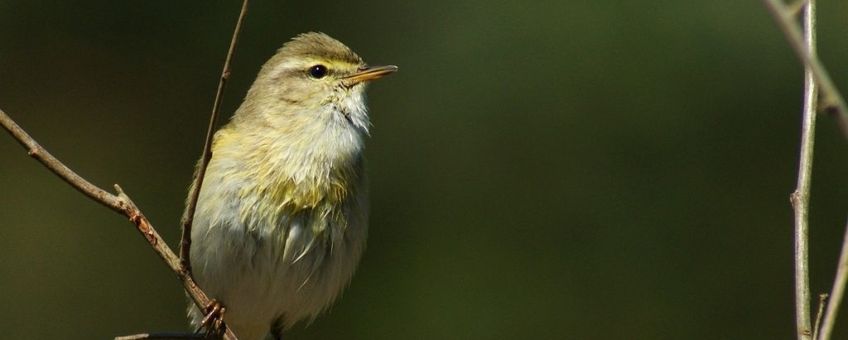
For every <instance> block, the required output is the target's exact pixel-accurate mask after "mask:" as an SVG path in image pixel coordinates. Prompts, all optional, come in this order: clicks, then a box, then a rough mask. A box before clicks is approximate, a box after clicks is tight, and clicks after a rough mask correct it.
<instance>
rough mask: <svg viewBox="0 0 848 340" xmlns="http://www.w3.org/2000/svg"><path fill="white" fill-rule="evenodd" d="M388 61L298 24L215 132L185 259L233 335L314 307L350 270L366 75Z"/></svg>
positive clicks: (362, 229)
mask: <svg viewBox="0 0 848 340" xmlns="http://www.w3.org/2000/svg"><path fill="white" fill-rule="evenodd" d="M318 65H320V66H322V67H324V68H325V69H326V70H325V71H326V72H317V71H321V69H316V67H317V66H318ZM316 70H317V71H316ZM380 70H382V71H380ZM392 71H394V69H391V68H383V69H376V71H375V69H369V68H366V66H365V64H364V63H363V62H362V60H361V59H360V58H359V57H358V56H357V55H356V54H355V53H353V52H352V51H351V50H350V49H348V48H347V47H346V46H344V45H343V44H341V43H340V42H338V41H336V40H334V39H332V38H330V37H328V36H326V35H324V34H320V33H307V34H303V35H300V36H298V37H296V38H295V39H293V40H292V41H291V42H289V43H287V44H285V45H284V46H283V47H282V48H281V49H280V50H279V51H278V53H277V54H276V55H275V56H274V57H272V58H271V59H270V60H269V61H268V62H267V63H266V64H265V65H264V66H263V67H262V70H261V71H260V73H259V75H258V76H257V79H256V81H255V82H254V84H253V86H252V87H251V89H250V90H249V91H248V94H247V96H246V98H245V101H244V102H243V103H242V105H241V106H240V107H239V109H238V110H237V111H236V113H235V115H234V116H233V119H232V120H231V121H230V122H229V123H228V124H227V125H226V126H224V127H223V128H221V130H219V131H218V132H217V133H216V134H215V138H214V142H213V146H212V159H211V161H210V163H209V166H208V168H207V172H206V176H205V178H204V181H203V185H202V187H201V191H200V196H199V200H198V205H197V210H196V212H195V216H194V228H193V230H192V242H193V246H192V248H191V261H192V265H193V268H194V275H195V277H196V279H197V281H198V283H199V284H200V285H201V287H202V288H204V289H205V290H206V292H207V293H208V294H209V295H210V296H211V297H212V298H215V299H217V300H218V301H220V302H221V303H222V304H223V305H224V306H225V307H226V308H227V312H226V314H225V316H224V320H225V321H226V322H227V324H228V325H229V326H230V327H231V328H232V329H233V330H234V331H235V332H236V335H237V336H239V339H242V340H251V339H261V338H263V337H265V336H266V334H268V333H269V332H270V333H271V334H272V335H275V336H277V335H279V333H280V332H281V331H282V330H283V329H285V328H288V327H290V326H291V325H292V324H294V323H296V322H297V321H299V320H303V319H310V318H314V317H315V316H316V315H317V314H319V313H320V312H321V311H322V310H324V309H325V308H326V307H327V306H329V305H330V303H332V301H333V300H334V299H335V298H336V296H337V295H338V294H339V293H340V291H341V290H342V288H344V286H345V285H346V284H347V283H348V281H349V280H350V278H351V276H352V274H353V271H354V269H355V268H356V264H357V263H358V262H359V258H360V256H361V254H362V250H363V249H364V246H365V235H366V232H367V209H368V206H367V195H366V194H367V193H366V185H365V174H364V171H363V170H364V164H363V157H362V150H363V143H364V138H365V137H366V136H367V134H368V127H369V124H370V123H369V121H368V115H367V112H366V107H365V101H364V82H365V81H367V80H371V79H376V78H378V77H380V76H382V75H383V74H387V73H390V72H392ZM316 75H320V77H318V76H316ZM190 313H191V316H192V319H193V322H195V323H196V322H197V321H198V320H199V319H200V317H201V315H200V313H199V311H198V310H196V309H195V308H190Z"/></svg>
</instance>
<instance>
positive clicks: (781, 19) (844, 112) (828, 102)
mask: <svg viewBox="0 0 848 340" xmlns="http://www.w3.org/2000/svg"><path fill="white" fill-rule="evenodd" d="M763 2H764V3H765V5H766V7H767V8H768V9H769V11H771V13H772V15H773V16H774V18H775V19H776V20H777V24H778V26H779V27H780V29H781V30H782V31H783V33H784V35H786V39H787V40H788V41H789V45H790V46H792V49H793V50H795V54H797V55H798V58H800V59H801V61H802V62H803V63H804V65H805V67H806V69H808V70H809V71H810V72H812V74H813V77H814V78H815V79H816V81H817V82H818V85H819V86H820V87H821V92H822V94H824V97H823V98H822V100H823V101H824V102H823V108H824V109H825V110H826V111H828V112H831V113H835V114H836V117H837V121H838V122H839V127H840V128H841V129H842V134H843V135H844V136H845V137H846V138H848V106H846V104H845V99H844V98H843V97H842V95H841V94H840V92H839V90H838V89H837V88H836V85H834V84H833V80H831V79H830V75H829V74H828V73H827V70H826V69H825V67H824V65H823V64H822V62H821V61H820V60H819V58H818V57H817V56H816V55H815V53H810V52H808V50H807V44H806V42H805V39H804V34H803V33H802V32H801V29H800V28H799V27H798V25H797V24H796V23H795V16H794V15H793V13H792V10H791V8H788V7H787V6H786V5H784V4H783V3H782V2H781V1H780V0H763Z"/></svg>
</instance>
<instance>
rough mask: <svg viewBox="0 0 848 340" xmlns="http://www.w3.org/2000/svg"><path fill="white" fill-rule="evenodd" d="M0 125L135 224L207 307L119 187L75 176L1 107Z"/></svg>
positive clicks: (33, 153) (229, 335)
mask: <svg viewBox="0 0 848 340" xmlns="http://www.w3.org/2000/svg"><path fill="white" fill-rule="evenodd" d="M0 125H2V126H3V128H5V129H6V130H7V131H9V133H10V134H12V136H13V137H15V139H17V140H18V142H19V143H20V144H21V145H22V146H23V147H24V148H25V149H27V152H28V153H29V155H30V156H32V157H33V158H35V159H36V160H38V161H39V162H41V164H43V165H44V166H45V167H47V169H49V170H50V171H52V172H53V173H54V174H56V175H57V176H59V178H61V179H62V180H64V181H65V182H67V183H68V184H70V185H71V186H72V187H74V188H75V189H77V190H78V191H80V192H81V193H83V194H84V195H86V196H88V197H89V198H91V199H92V200H94V201H95V202H97V203H100V204H102V205H104V206H106V207H108V208H109V209H112V210H113V211H115V212H117V213H119V214H122V215H124V216H126V217H128V218H129V220H130V221H131V222H132V223H133V224H135V226H136V229H138V231H139V232H140V233H141V235H142V236H144V239H145V240H147V243H149V244H150V246H151V247H153V250H154V251H156V254H158V255H159V257H160V258H162V260H163V261H165V263H166V264H167V265H168V267H170V268H171V270H172V271H174V273H176V274H177V277H178V278H179V279H180V281H182V283H183V287H184V288H185V290H186V292H188V294H189V296H191V298H192V300H193V301H194V303H195V304H196V305H197V306H198V307H199V308H201V309H203V308H204V307H205V306H207V305H208V304H209V302H210V300H209V297H208V296H207V295H206V293H204V292H203V291H202V290H201V289H200V288H199V287H198V286H197V283H195V282H194V280H193V279H192V278H191V276H190V275H188V272H186V271H184V270H183V268H182V266H181V264H180V260H179V258H178V257H177V255H176V254H174V252H173V251H172V250H171V248H170V247H168V244H167V243H165V240H163V239H162V237H161V236H159V233H158V232H156V229H154V228H153V225H152V224H150V221H148V220H147V218H146V217H144V214H142V212H141V210H140V209H139V208H138V207H137V206H136V205H135V203H133V201H132V200H131V199H130V198H129V196H127V195H126V194H125V193H124V192H123V191H122V190H121V188H120V187H119V186H117V185H115V189H116V191H117V193H118V194H117V195H113V194H110V193H109V192H107V191H106V190H103V189H101V188H99V187H97V186H96V185H94V184H91V182H89V181H87V180H85V179H84V178H82V177H81V176H79V175H77V174H76V173H75V172H74V171H73V170H71V169H70V168H68V167H67V166H66V165H65V164H63V163H62V162H61V161H59V160H58V159H56V157H53V155H51V154H50V153H49V152H47V150H46V149H44V148H43V147H41V145H39V144H38V142H36V141H35V139H33V138H32V137H31V136H30V135H29V134H28V133H26V131H24V130H23V129H22V128H21V127H20V126H19V125H18V124H17V123H15V121H14V120H12V118H11V117H9V116H8V115H7V114H6V113H5V112H3V110H2V109H0ZM224 337H225V339H236V336H235V335H234V334H233V333H232V331H230V330H229V328H226V334H224Z"/></svg>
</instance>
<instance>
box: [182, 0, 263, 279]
mask: <svg viewBox="0 0 848 340" xmlns="http://www.w3.org/2000/svg"><path fill="white" fill-rule="evenodd" d="M247 3H248V0H244V1H242V4H241V12H240V13H239V16H238V20H237V21H236V27H235V29H233V37H232V39H231V40H230V48H229V50H228V51H227V57H226V59H225V60H224V68H223V70H222V71H221V78H220V79H219V80H218V90H217V91H216V92H215V102H214V103H213V104H212V114H211V116H210V117H209V127H208V128H207V129H206V141H205V142H204V143H203V156H201V158H200V162H199V163H198V164H197V169H196V170H195V176H194V183H192V186H191V189H190V190H191V192H190V193H189V199H188V201H187V202H186V209H185V211H184V212H183V217H182V221H181V223H180V224H181V225H182V235H181V237H180V260H181V261H182V264H183V266H184V267H185V270H186V271H187V272H189V273H191V259H190V258H189V255H190V253H191V225H192V223H193V222H194V211H195V209H196V208H197V198H198V197H199V196H200V188H201V186H202V185H203V177H205V176H206V167H207V166H209V160H210V159H212V136H213V135H214V132H215V126H216V125H217V121H218V114H219V112H220V111H221V102H223V100H224V88H225V87H226V85H227V80H229V79H230V61H232V59H233V54H235V51H236V45H237V44H238V37H239V34H240V33H241V26H242V23H243V22H244V16H245V15H246V14H247Z"/></svg>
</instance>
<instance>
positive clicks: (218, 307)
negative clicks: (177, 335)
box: [195, 300, 227, 334]
mask: <svg viewBox="0 0 848 340" xmlns="http://www.w3.org/2000/svg"><path fill="white" fill-rule="evenodd" d="M203 311H204V312H205V313H206V316H205V317H203V320H201V321H200V325H198V327H197V330H195V333H198V332H200V330H201V329H204V328H205V329H206V333H207V334H221V333H222V331H223V326H224V312H226V311H227V308H226V307H224V305H222V304H221V303H220V302H218V300H212V301H210V302H209V304H208V305H206V308H204V310H203Z"/></svg>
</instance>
